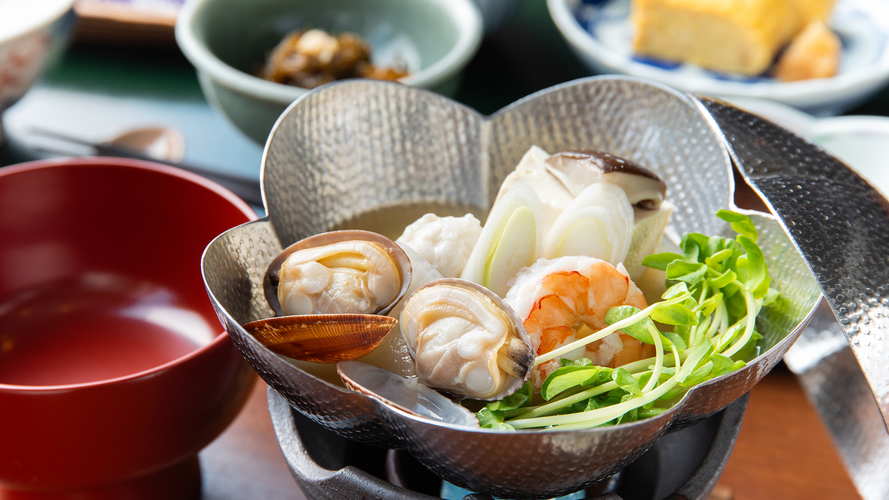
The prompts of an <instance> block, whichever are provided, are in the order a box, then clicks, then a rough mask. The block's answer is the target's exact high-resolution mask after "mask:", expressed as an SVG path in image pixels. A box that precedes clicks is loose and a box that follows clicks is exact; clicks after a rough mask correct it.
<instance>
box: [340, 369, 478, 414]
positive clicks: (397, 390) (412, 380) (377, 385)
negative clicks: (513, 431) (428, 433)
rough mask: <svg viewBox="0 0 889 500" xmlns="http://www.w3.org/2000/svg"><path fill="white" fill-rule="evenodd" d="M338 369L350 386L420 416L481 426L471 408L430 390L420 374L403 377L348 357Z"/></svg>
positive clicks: (347, 385)
mask: <svg viewBox="0 0 889 500" xmlns="http://www.w3.org/2000/svg"><path fill="white" fill-rule="evenodd" d="M336 372H337V373H338V374H339V376H340V378H342V379H343V382H345V383H346V387H348V388H349V389H352V390H353V391H357V392H360V393H363V394H367V395H368V396H371V397H373V398H376V399H378V400H380V402H382V403H384V404H386V405H389V406H394V407H395V408H398V409H399V410H402V411H405V412H407V413H409V414H411V415H414V416H416V417H418V418H428V419H431V420H434V421H436V422H441V423H443V424H454V425H461V426H466V427H474V428H478V426H479V425H478V419H476V418H475V415H474V414H473V413H472V412H471V411H469V410H467V409H466V408H464V407H463V406H460V405H459V404H457V403H455V402H453V401H451V400H450V399H448V398H447V397H445V396H443V395H442V394H439V393H438V392H436V391H435V390H433V389H430V388H429V387H427V386H426V385H424V384H422V383H421V382H420V381H418V380H417V378H416V377H402V376H401V375H397V374H395V373H392V372H390V371H387V370H384V369H382V368H377V367H376V366H373V365H368V364H366V363H360V362H358V361H348V360H346V361H341V362H339V363H337V364H336Z"/></svg>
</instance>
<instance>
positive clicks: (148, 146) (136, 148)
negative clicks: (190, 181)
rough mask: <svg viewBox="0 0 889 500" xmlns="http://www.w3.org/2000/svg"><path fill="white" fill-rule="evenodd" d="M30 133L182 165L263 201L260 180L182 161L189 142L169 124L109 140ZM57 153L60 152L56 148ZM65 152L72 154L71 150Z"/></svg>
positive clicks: (39, 131) (120, 154)
mask: <svg viewBox="0 0 889 500" xmlns="http://www.w3.org/2000/svg"><path fill="white" fill-rule="evenodd" d="M30 132H31V133H32V134H35V135H41V136H44V137H49V138H52V139H55V140H58V141H62V142H67V143H71V144H77V145H80V146H86V147H89V148H92V149H93V151H94V153H95V154H97V155H101V156H117V157H120V158H132V159H136V160H145V161H152V162H155V163H163V164H164V165H170V166H172V167H177V168H181V169H182V170H186V171H189V172H192V173H195V174H198V175H201V176H203V177H206V178H207V179H210V180H212V181H214V182H217V183H219V184H220V185H222V186H224V187H225V188H227V189H228V190H230V191H231V192H233V193H235V194H236V195H238V196H240V197H241V199H243V200H244V201H246V202H247V203H251V204H253V205H258V206H262V204H263V201H262V191H261V188H260V185H259V181H258V180H253V179H247V178H244V177H241V176H237V175H231V174H226V173H224V172H219V171H216V170H212V169H209V168H206V167H200V166H196V165H190V164H186V163H182V162H181V161H180V160H181V159H182V154H183V153H184V150H185V146H184V144H185V141H184V139H183V138H182V134H181V133H180V132H179V131H178V130H175V129H170V128H167V127H144V128H135V129H131V130H128V131H125V132H123V133H121V134H119V135H116V136H114V137H112V138H111V139H109V140H108V141H105V142H92V141H88V140H85V139H81V138H78V137H72V136H70V135H68V134H64V133H60V132H56V131H53V130H46V129H40V128H32V129H31V130H30ZM44 149H45V148H44ZM56 152H59V151H57V150H56ZM63 153H65V154H71V153H70V152H67V151H64V152H63Z"/></svg>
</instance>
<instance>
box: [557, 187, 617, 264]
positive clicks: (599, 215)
mask: <svg viewBox="0 0 889 500" xmlns="http://www.w3.org/2000/svg"><path fill="white" fill-rule="evenodd" d="M632 237H633V206H632V205H630V200H629V199H628V198H627V195H626V193H624V191H623V189H621V188H619V187H617V186H614V185H611V184H601V183H600V184H593V185H592V186H589V187H587V188H586V189H584V190H583V191H581V193H580V194H579V195H578V196H577V198H575V199H574V200H573V201H572V202H571V203H569V204H568V206H567V207H565V210H564V211H563V212H562V214H561V215H559V218H558V219H556V222H555V223H554V224H553V227H552V228H551V229H550V230H549V232H548V233H547V235H546V237H545V239H544V242H543V257H545V258H547V259H555V258H558V257H564V256H567V255H586V256H588V257H595V258H597V259H602V260H604V261H607V262H608V263H610V264H612V265H617V264H618V263H620V262H623V261H624V259H625V258H626V256H627V252H628V251H629V249H630V243H631V241H632Z"/></svg>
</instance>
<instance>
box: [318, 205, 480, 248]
mask: <svg viewBox="0 0 889 500" xmlns="http://www.w3.org/2000/svg"><path fill="white" fill-rule="evenodd" d="M429 213H432V214H435V215H437V216H439V217H463V216H464V215H466V214H472V215H474V216H475V217H476V218H477V219H478V220H480V221H481V222H482V224H484V222H485V214H486V213H487V211H486V210H483V209H481V208H479V207H476V206H473V205H467V204H459V205H458V204H447V203H405V204H400V205H390V206H386V207H380V208H378V209H376V210H370V211H367V212H363V213H361V214H358V215H356V216H355V217H352V218H351V219H348V220H346V221H343V222H341V223H340V224H337V225H336V227H334V230H339V229H364V230H366V231H373V232H375V233H379V234H382V235H383V236H386V237H388V238H390V239H393V240H395V239H398V237H399V236H401V233H403V232H404V228H406V227H407V226H409V225H410V224H411V223H412V222H414V221H416V220H417V219H419V218H420V217H422V216H424V215H426V214H429Z"/></svg>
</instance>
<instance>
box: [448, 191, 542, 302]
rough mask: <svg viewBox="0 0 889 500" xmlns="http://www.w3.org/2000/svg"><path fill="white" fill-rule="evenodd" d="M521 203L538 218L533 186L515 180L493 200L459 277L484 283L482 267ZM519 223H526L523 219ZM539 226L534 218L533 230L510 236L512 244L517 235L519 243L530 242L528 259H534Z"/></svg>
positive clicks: (538, 213) (524, 244) (538, 240)
mask: <svg viewBox="0 0 889 500" xmlns="http://www.w3.org/2000/svg"><path fill="white" fill-rule="evenodd" d="M521 207H526V208H527V209H529V210H530V212H531V215H532V216H533V218H534V220H535V221H539V220H540V214H541V210H542V209H541V206H540V199H539V198H538V197H537V194H536V193H535V192H534V190H533V189H531V187H529V186H528V185H525V184H517V185H515V186H513V187H512V188H511V189H510V190H509V191H507V192H506V193H505V194H504V195H503V197H502V198H500V200H498V201H497V203H496V204H494V207H493V208H491V213H490V214H488V220H487V221H486V222H485V227H484V228H482V234H481V236H479V238H478V242H477V243H476V244H475V248H473V249H472V253H471V254H470V255H469V260H468V261H467V262H466V267H465V268H463V272H462V273H461V274H460V278H462V279H465V280H469V281H472V282H473V283H478V284H479V285H482V286H484V280H485V269H486V267H487V266H488V263H489V262H490V261H491V258H492V256H493V254H494V252H495V251H496V249H497V248H498V246H499V242H500V239H501V237H502V236H503V232H504V229H505V228H506V226H507V224H508V223H509V221H510V219H511V218H512V216H513V214H514V213H515V212H516V210H518V209H519V208H521ZM525 217H526V216H520V218H519V219H516V224H519V221H520V220H525ZM522 224H523V225H524V226H525V227H527V224H526V223H522ZM539 227H540V226H539V224H537V223H536V222H535V230H534V231H533V232H527V233H523V234H516V235H514V236H512V238H513V243H512V244H515V241H516V239H518V240H521V241H523V243H522V245H523V246H524V247H528V246H530V247H531V248H533V249H534V255H533V256H532V260H531V262H532V263H533V262H534V260H536V259H537V257H538V255H539V249H540V247H541V240H542V235H541V234H540V231H539ZM518 269H519V268H516V271H517V270H518Z"/></svg>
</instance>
